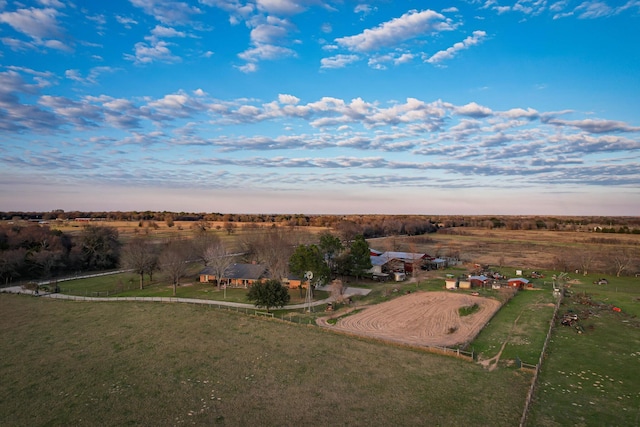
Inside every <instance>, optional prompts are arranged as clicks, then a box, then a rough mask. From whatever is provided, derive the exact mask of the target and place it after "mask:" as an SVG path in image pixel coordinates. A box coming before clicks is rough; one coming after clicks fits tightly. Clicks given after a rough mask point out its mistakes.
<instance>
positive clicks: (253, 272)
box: [200, 264, 267, 280]
mask: <svg viewBox="0 0 640 427" xmlns="http://www.w3.org/2000/svg"><path fill="white" fill-rule="evenodd" d="M200 274H210V275H212V276H214V275H215V272H214V271H213V269H212V268H211V267H205V268H204V270H202V271H201V272H200ZM266 276H267V267H266V266H265V265H262V264H233V265H231V266H229V267H228V268H227V269H226V270H225V272H224V277H223V279H247V280H258V279H261V278H263V277H266Z"/></svg>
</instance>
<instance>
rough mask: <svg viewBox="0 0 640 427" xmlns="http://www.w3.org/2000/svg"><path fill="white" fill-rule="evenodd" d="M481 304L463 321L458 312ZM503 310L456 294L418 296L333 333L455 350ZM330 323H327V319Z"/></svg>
mask: <svg viewBox="0 0 640 427" xmlns="http://www.w3.org/2000/svg"><path fill="white" fill-rule="evenodd" d="M473 304H478V306H479V310H478V311H476V312H475V313H473V314H471V315H468V316H463V317H460V314H459V312H458V309H459V308H460V307H465V306H473ZM499 308H500V302H499V301H497V300H494V299H490V298H483V297H477V296H471V295H468V294H458V293H454V292H416V293H411V294H408V295H403V296H401V297H398V298H396V299H394V300H392V301H388V302H385V303H382V304H377V305H374V306H370V307H366V308H364V309H363V310H362V311H360V312H358V313H356V314H353V315H350V316H346V317H343V318H340V319H338V322H337V323H336V324H335V325H328V324H326V322H323V323H324V325H326V326H327V327H330V328H332V329H336V330H340V331H345V332H349V333H352V334H356V335H363V336H368V337H374V338H379V339H383V340H387V341H393V342H401V343H405V344H411V345H418V346H445V347H452V346H455V345H456V344H462V343H464V342H467V341H469V340H471V339H472V338H473V337H475V336H476V334H477V333H478V332H479V331H480V329H482V327H483V326H484V325H485V323H487V321H488V320H489V319H490V318H491V317H492V316H493V314H494V313H495V312H496V311H498V309H499ZM325 320H326V319H325Z"/></svg>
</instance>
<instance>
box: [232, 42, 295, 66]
mask: <svg viewBox="0 0 640 427" xmlns="http://www.w3.org/2000/svg"><path fill="white" fill-rule="evenodd" d="M288 56H296V53H295V51H293V50H291V49H289V48H286V47H282V46H274V45H269V44H260V45H258V46H255V47H253V48H251V49H247V50H245V51H244V52H242V53H239V54H238V57H240V58H241V59H244V60H245V61H248V62H257V61H260V60H265V59H270V60H273V59H279V58H285V57H288Z"/></svg>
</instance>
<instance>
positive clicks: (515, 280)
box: [508, 277, 529, 283]
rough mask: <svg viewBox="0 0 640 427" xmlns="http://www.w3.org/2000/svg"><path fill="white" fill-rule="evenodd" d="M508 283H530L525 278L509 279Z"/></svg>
mask: <svg viewBox="0 0 640 427" xmlns="http://www.w3.org/2000/svg"><path fill="white" fill-rule="evenodd" d="M508 282H522V283H529V281H528V280H527V279H525V278H524V277H514V278H513V279H509V280H508Z"/></svg>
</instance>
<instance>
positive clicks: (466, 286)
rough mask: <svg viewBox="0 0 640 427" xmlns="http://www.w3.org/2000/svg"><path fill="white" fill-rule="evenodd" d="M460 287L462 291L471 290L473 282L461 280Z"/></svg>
mask: <svg viewBox="0 0 640 427" xmlns="http://www.w3.org/2000/svg"><path fill="white" fill-rule="evenodd" d="M458 287H459V288H460V289H471V281H469V280H460V282H458Z"/></svg>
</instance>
